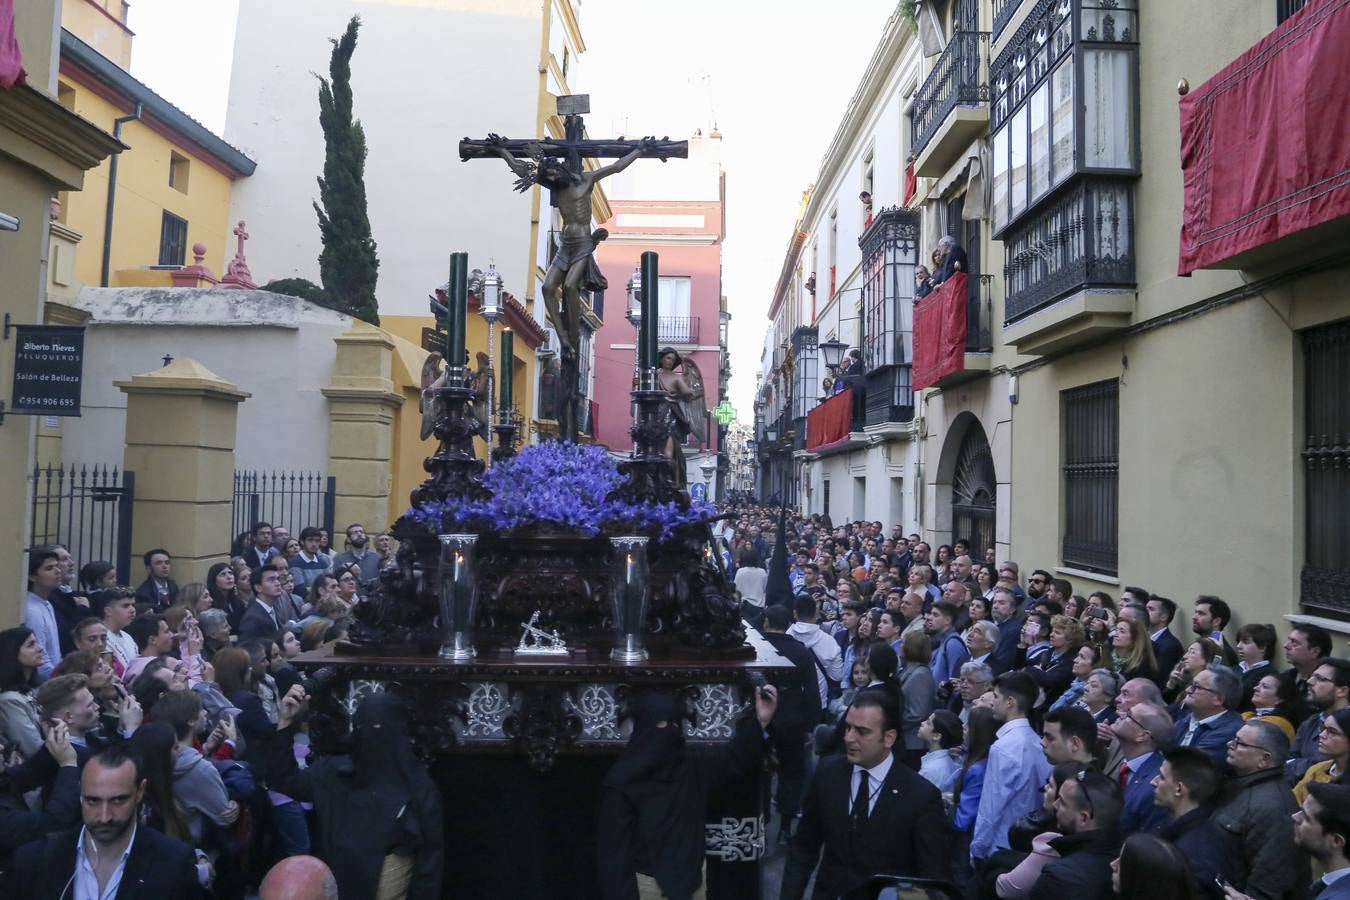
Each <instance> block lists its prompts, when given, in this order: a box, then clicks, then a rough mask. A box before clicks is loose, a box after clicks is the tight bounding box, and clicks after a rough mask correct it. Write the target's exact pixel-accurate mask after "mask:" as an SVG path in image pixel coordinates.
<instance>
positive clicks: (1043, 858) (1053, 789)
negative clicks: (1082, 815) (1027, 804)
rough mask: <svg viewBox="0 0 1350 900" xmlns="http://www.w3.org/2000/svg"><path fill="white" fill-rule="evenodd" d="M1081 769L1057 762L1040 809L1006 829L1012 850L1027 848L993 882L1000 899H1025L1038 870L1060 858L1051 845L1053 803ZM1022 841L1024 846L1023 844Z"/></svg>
mask: <svg viewBox="0 0 1350 900" xmlns="http://www.w3.org/2000/svg"><path fill="white" fill-rule="evenodd" d="M1082 770H1083V766H1082V765H1081V764H1080V763H1076V762H1069V763H1060V764H1059V765H1057V766H1055V767H1054V769H1052V770H1051V771H1050V777H1049V778H1047V779H1046V780H1045V788H1044V790H1043V793H1042V795H1041V808H1040V809H1039V810H1036V811H1035V812H1032V813H1030V814H1029V815H1026V816H1023V817H1022V818H1021V819H1020V820H1019V821H1017V822H1014V823H1013V825H1012V827H1011V828H1010V829H1008V842H1009V843H1010V844H1011V845H1012V847H1013V849H1014V850H1023V848H1027V849H1028V850H1029V852H1027V851H1026V850H1024V851H1023V852H1027V855H1026V857H1025V858H1024V859H1023V860H1022V861H1021V862H1020V863H1018V864H1017V867H1016V868H1014V869H1013V870H1012V871H1011V872H1004V873H1003V874H1002V875H1000V876H998V879H997V880H996V881H995V883H994V892H995V893H996V894H997V895H998V896H999V898H1000V900H1025V898H1026V897H1029V896H1030V895H1031V888H1032V886H1033V885H1034V884H1035V883H1036V879H1037V878H1039V877H1040V874H1041V870H1042V869H1044V868H1045V867H1046V866H1047V865H1049V864H1050V863H1052V862H1054V861H1055V860H1057V859H1059V858H1060V856H1059V851H1057V850H1055V848H1054V847H1052V846H1050V842H1051V841H1053V840H1054V839H1055V838H1057V837H1059V836H1060V832H1059V823H1058V822H1057V821H1056V819H1055V801H1056V800H1057V799H1058V798H1059V789H1060V788H1061V787H1063V786H1064V782H1066V781H1068V780H1069V779H1070V778H1073V777H1075V776H1077V775H1078V773H1079V772H1081V771H1082ZM1023 841H1025V842H1026V843H1023Z"/></svg>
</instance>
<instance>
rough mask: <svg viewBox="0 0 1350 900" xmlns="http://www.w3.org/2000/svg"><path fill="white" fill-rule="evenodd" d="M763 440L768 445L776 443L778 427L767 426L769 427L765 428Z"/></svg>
mask: <svg viewBox="0 0 1350 900" xmlns="http://www.w3.org/2000/svg"><path fill="white" fill-rule="evenodd" d="M764 439H765V440H766V441H768V442H769V443H770V444H772V443H775V442H777V440H778V426H777V425H769V426H767V427H766V428H765V429H764Z"/></svg>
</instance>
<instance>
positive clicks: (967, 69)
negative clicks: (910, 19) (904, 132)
mask: <svg viewBox="0 0 1350 900" xmlns="http://www.w3.org/2000/svg"><path fill="white" fill-rule="evenodd" d="M988 128H989V32H987V31H958V32H956V33H954V34H953V35H952V39H951V41H950V42H949V43H948V44H947V49H946V50H943V51H942V55H941V56H939V57H938V61H937V64H936V65H935V66H934V67H933V71H932V72H930V73H929V75H928V78H927V79H926V80H925V81H924V83H923V87H921V88H919V93H918V94H917V95H916V96H915V98H914V106H913V109H912V111H911V113H910V147H911V148H913V152H914V154H915V160H914V172H915V174H917V175H920V176H924V177H937V176H939V175H942V174H943V173H944V172H946V171H947V169H948V167H950V166H951V164H952V163H953V162H955V161H956V160H957V159H958V158H959V157H960V155H961V154H962V153H963V152H965V150H966V148H967V147H969V146H970V142H971V141H973V140H975V139H976V138H978V137H979V136H980V135H982V134H984V133H985V131H987V130H988Z"/></svg>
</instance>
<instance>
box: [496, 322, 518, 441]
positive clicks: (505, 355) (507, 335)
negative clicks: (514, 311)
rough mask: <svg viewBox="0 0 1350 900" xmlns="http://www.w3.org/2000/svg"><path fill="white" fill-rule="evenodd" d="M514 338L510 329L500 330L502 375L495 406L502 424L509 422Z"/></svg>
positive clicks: (513, 364) (513, 367) (514, 353)
mask: <svg viewBox="0 0 1350 900" xmlns="http://www.w3.org/2000/svg"><path fill="white" fill-rule="evenodd" d="M515 343H516V336H515V335H514V334H512V333H511V329H510V328H503V329H502V374H501V375H500V376H499V377H500V378H501V396H500V397H499V399H498V401H497V405H498V406H499V407H500V408H501V420H502V422H503V423H507V422H510V421H511V403H512V398H511V376H512V374H513V370H514V369H515V362H516V348H515Z"/></svg>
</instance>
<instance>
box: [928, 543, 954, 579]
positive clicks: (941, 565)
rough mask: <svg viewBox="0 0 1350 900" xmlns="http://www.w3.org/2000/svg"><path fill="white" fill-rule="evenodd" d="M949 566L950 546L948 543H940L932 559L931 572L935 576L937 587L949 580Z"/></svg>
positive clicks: (950, 557) (950, 558) (950, 559)
mask: <svg viewBox="0 0 1350 900" xmlns="http://www.w3.org/2000/svg"><path fill="white" fill-rule="evenodd" d="M951 567H952V548H951V546H950V545H948V544H940V545H939V546H938V548H937V557H936V558H934V560H933V572H934V574H935V575H936V576H937V583H938V586H939V587H941V586H942V585H945V584H946V583H947V582H948V581H949V580H950V578H951V575H950V573H951Z"/></svg>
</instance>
